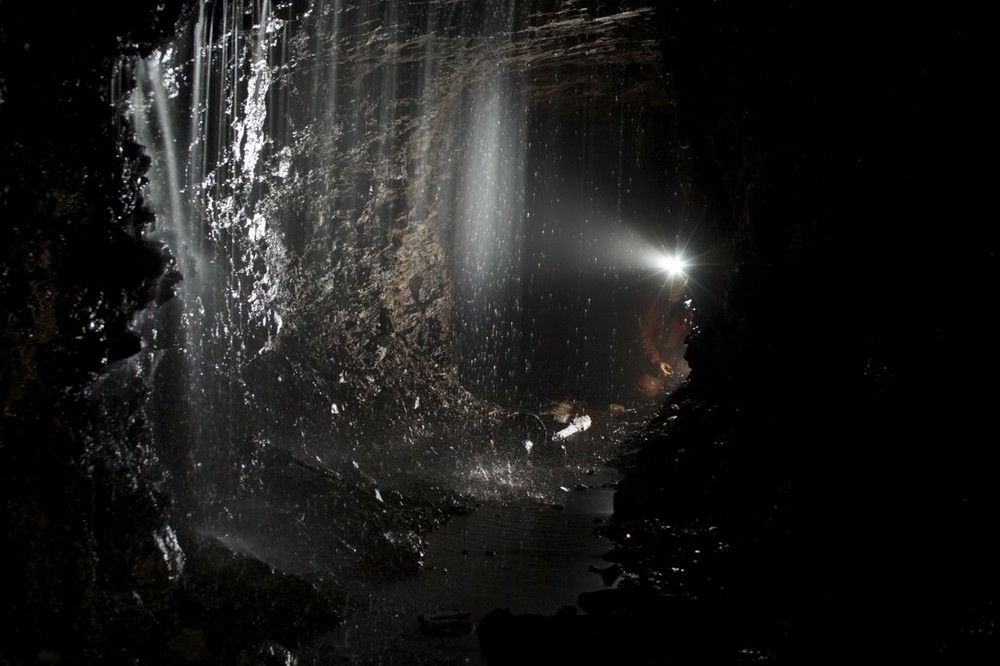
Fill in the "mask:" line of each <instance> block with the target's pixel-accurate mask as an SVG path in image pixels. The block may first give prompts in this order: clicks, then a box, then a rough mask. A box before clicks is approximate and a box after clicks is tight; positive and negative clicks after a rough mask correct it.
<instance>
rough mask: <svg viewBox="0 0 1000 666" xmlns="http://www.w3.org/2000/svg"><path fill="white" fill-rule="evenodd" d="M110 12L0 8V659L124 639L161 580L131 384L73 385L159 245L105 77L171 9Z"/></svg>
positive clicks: (158, 516) (121, 336)
mask: <svg viewBox="0 0 1000 666" xmlns="http://www.w3.org/2000/svg"><path fill="white" fill-rule="evenodd" d="M115 9H116V10H115V11H112V10H110V9H107V10H103V11H101V10H97V11H95V10H93V9H91V8H85V7H84V6H82V5H79V4H77V3H3V5H2V7H0V45H2V51H0V95H2V103H0V126H2V127H3V132H2V139H0V140H2V149H0V154H2V156H3V157H2V162H0V182H2V183H3V189H2V194H0V211H2V213H0V218H2V224H0V234H2V238H0V247H2V248H3V250H2V251H3V265H2V266H3V271H2V274H0V299H2V302H3V313H4V320H3V323H2V341H3V342H2V354H3V365H2V376H0V386H2V394H3V416H2V426H0V428H2V429H0V505H2V506H3V509H2V510H0V533H2V534H3V550H4V552H5V562H6V564H5V569H4V572H3V578H4V583H3V588H4V601H3V615H2V617H0V625H2V630H0V631H2V634H0V635H2V638H0V655H2V656H3V658H5V659H8V660H12V661H13V662H15V663H17V662H18V661H19V660H20V659H21V658H26V659H27V660H29V661H32V660H35V659H42V658H44V657H45V655H48V656H50V657H52V656H54V658H55V657H60V656H62V657H65V658H71V655H81V654H83V653H85V652H87V651H88V650H94V649H96V647H97V646H101V645H105V646H108V645H115V646H116V647H115V648H114V650H123V649H125V644H126V643H129V642H130V641H134V642H135V645H138V644H140V643H141V641H142V640H144V638H146V637H147V636H148V632H149V631H151V629H152V625H153V624H154V623H153V622H152V619H151V618H152V614H153V613H155V612H156V611H157V610H159V609H162V608H163V607H164V604H165V602H166V598H167V596H168V595H169V593H170V581H169V578H170V575H171V571H170V567H169V565H168V564H167V563H166V562H165V561H164V557H163V554H162V553H161V552H160V549H159V548H158V546H157V544H156V538H157V537H162V536H163V535H164V534H165V532H163V530H164V529H165V528H166V518H165V511H166V504H167V502H166V497H165V496H164V495H163V494H162V493H161V492H160V491H159V490H158V486H157V479H158V476H159V474H160V473H161V471H158V470H157V469H156V464H155V455H153V454H152V452H150V451H148V449H146V448H144V445H145V442H144V432H143V425H142V423H141V422H139V421H137V420H136V419H135V418H134V416H135V415H134V411H133V410H134V409H135V408H136V402H137V401H138V400H139V399H140V395H139V394H138V393H137V390H138V389H137V387H135V386H132V385H130V384H129V382H128V381H127V379H122V378H121V376H120V375H119V379H117V380H115V379H110V380H108V381H109V382H112V383H114V382H117V383H119V384H120V386H119V387H118V393H117V396H118V399H116V400H113V401H110V402H101V401H98V400H94V399H92V395H90V394H88V393H87V392H86V391H85V387H87V386H88V384H90V382H91V381H92V380H93V379H94V378H95V377H96V373H98V372H102V371H105V370H108V369H110V368H114V367H115V366H116V364H119V363H120V362H121V359H124V358H126V357H128V356H129V355H131V354H133V353H134V352H135V351H137V350H138V346H139V344H138V340H137V339H136V338H135V337H134V336H132V335H131V334H130V333H129V331H128V330H127V323H128V320H129V318H130V316H131V315H132V313H134V312H135V311H136V310H137V309H138V308H140V307H145V306H147V305H154V304H155V303H156V302H157V299H158V298H162V297H164V296H165V295H164V294H158V293H157V292H158V290H159V288H160V278H161V276H163V275H164V274H165V273H166V272H167V270H168V261H169V260H168V257H167V256H165V255H164V254H162V253H161V252H160V251H159V250H158V249H156V248H153V247H149V246H147V245H146V244H144V243H143V242H142V241H141V240H140V237H139V233H140V230H141V228H142V227H143V225H144V224H145V223H146V222H148V220H149V213H148V211H146V210H145V208H144V207H143V203H142V201H141V199H140V198H139V195H138V189H137V186H138V182H139V179H140V178H141V177H142V174H143V172H144V169H145V161H144V157H143V156H142V154H141V150H140V149H139V147H138V146H137V145H135V144H134V143H130V142H129V141H128V140H127V139H126V140H124V141H122V142H121V143H119V138H120V137H127V132H128V130H127V128H125V127H122V126H118V125H116V123H115V116H114V114H113V113H112V108H111V99H110V95H109V93H110V90H109V80H110V78H111V73H112V71H113V65H114V63H115V61H116V59H117V58H118V57H120V56H122V55H124V54H127V53H137V52H140V51H142V50H143V49H146V48H149V47H150V46H151V45H152V44H154V43H155V42H156V41H157V40H159V39H162V38H163V37H164V36H165V35H167V34H169V32H170V31H171V30H172V28H173V25H174V22H175V21H176V20H177V18H178V17H179V16H180V15H181V12H182V11H183V10H184V4H183V3H163V2H135V3H128V7H127V8H124V7H122V8H115ZM83 26H89V27H87V28H84V27H83ZM119 146H120V147H121V148H122V150H121V151H119V150H118V147H119ZM127 376H128V375H127V373H126V375H125V377H126V378H127ZM133 592H135V593H137V594H138V595H139V596H138V598H139V599H141V600H140V601H136V598H134V597H132V596H131V595H132V593H133ZM22 650H26V652H22ZM114 650H112V651H114ZM25 655H27V656H25Z"/></svg>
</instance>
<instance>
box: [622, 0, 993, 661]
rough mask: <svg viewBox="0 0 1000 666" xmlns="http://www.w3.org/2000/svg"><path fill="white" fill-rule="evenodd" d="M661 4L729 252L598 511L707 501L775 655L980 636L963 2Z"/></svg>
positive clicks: (953, 654) (989, 505) (700, 511)
mask: <svg viewBox="0 0 1000 666" xmlns="http://www.w3.org/2000/svg"><path fill="white" fill-rule="evenodd" d="M663 9H664V11H663V12H662V13H661V18H662V20H663V26H664V31H665V33H666V34H668V35H669V38H668V39H667V40H665V45H666V55H665V61H666V62H668V63H670V70H671V76H672V78H673V80H674V81H675V82H676V86H677V89H678V102H677V107H678V111H677V113H678V124H679V126H680V132H681V133H682V134H685V135H686V136H688V137H689V138H690V141H691V154H692V156H693V159H692V172H691V178H692V181H693V183H694V188H695V190H696V191H697V192H698V195H699V196H700V197H701V198H702V200H703V201H704V202H705V205H706V208H707V209H708V210H709V212H710V217H711V218H712V220H711V223H712V224H714V226H715V233H716V234H717V236H716V237H717V239H718V242H719V244H720V246H722V245H725V246H726V253H727V254H728V256H729V257H730V259H731V262H732V263H731V265H730V267H729V268H728V270H726V271H724V272H719V273H716V272H713V271H712V270H711V269H709V270H706V271H705V273H704V277H706V278H707V280H706V286H707V285H709V284H710V285H711V286H710V287H708V289H706V292H708V294H710V295H714V296H716V297H717V298H715V299H713V298H703V299H700V306H701V310H702V313H703V319H702V323H703V326H702V327H701V330H700V331H699V333H698V334H696V335H695V336H694V337H693V338H692V340H691V346H690V351H689V360H690V362H691V365H692V367H693V368H694V371H693V374H692V379H691V382H690V384H689V386H688V387H686V388H685V389H684V391H682V392H681V393H680V394H678V395H677V396H676V402H677V404H678V406H680V408H681V410H680V412H679V413H680V414H681V416H680V417H679V419H678V420H677V421H676V422H668V421H666V420H665V419H666V417H668V416H670V415H673V414H675V413H676V412H674V411H673V410H672V409H668V410H666V411H665V412H664V414H663V419H661V420H660V421H659V423H658V425H657V427H658V428H662V429H663V430H662V432H663V433H664V434H661V435H660V436H658V437H653V438H652V439H651V440H650V441H649V442H648V445H647V446H645V447H644V448H643V449H642V451H641V453H640V454H639V458H638V463H637V464H636V465H635V466H634V469H633V470H632V472H631V474H630V478H628V479H627V480H626V482H625V483H623V485H622V489H621V490H620V491H619V496H618V498H617V501H616V517H617V519H618V520H620V521H622V523H623V524H626V523H627V521H629V520H630V519H637V520H638V519H639V518H640V517H649V516H656V515H659V516H661V517H662V518H663V519H664V520H666V521H667V522H675V523H676V522H677V521H680V522H681V523H682V524H691V523H692V522H694V523H698V522H700V523H701V524H702V525H704V521H706V520H707V521H709V522H711V521H712V520H713V519H714V520H715V521H716V522H717V524H718V525H719V526H720V529H721V530H723V533H724V535H725V536H724V537H723V538H727V539H728V540H729V543H730V544H731V546H732V549H731V550H730V551H729V554H727V555H724V556H722V557H720V558H719V559H718V561H717V562H716V563H715V564H713V566H717V567H718V568H717V569H716V570H715V571H714V575H716V576H717V577H718V580H719V581H720V585H721V589H723V590H724V591H723V592H720V591H719V588H717V589H715V590H714V592H712V594H721V595H722V598H723V599H724V600H725V603H726V604H728V605H729V607H730V608H731V609H736V610H735V612H734V617H738V618H742V619H743V620H744V621H747V622H748V623H750V624H753V623H756V622H758V621H759V620H760V618H762V617H769V618H771V619H770V620H768V622H771V624H770V625H769V627H770V628H769V629H768V630H767V631H770V632H771V633H772V636H774V637H776V638H775V639H774V640H775V642H776V644H780V643H781V642H782V641H784V645H783V648H784V652H783V654H784V656H785V657H790V658H792V659H793V660H794V659H795V658H808V659H809V660H815V659H836V658H839V657H844V656H845V655H847V654H849V653H850V652H851V651H852V650H856V649H859V648H866V649H869V650H872V651H873V652H872V653H873V654H882V655H885V656H888V655H893V656H894V657H901V656H903V655H907V656H910V657H915V656H918V655H919V656H932V657H934V658H942V659H948V660H954V659H961V658H963V657H967V656H969V655H972V654H979V653H981V652H982V651H988V650H993V652H990V654H995V649H996V648H995V645H994V646H993V647H987V646H988V645H989V644H990V643H991V642H994V639H992V638H991V637H989V636H987V633H989V632H986V633H984V632H982V631H980V630H978V629H972V627H977V626H985V624H988V622H990V621H994V620H995V617H996V606H995V603H996V602H995V599H996V591H997V586H996V583H997V580H996V574H995V573H994V572H993V567H992V565H991V564H990V562H991V561H993V560H994V559H995V558H996V555H997V552H996V549H995V547H993V546H991V545H989V543H988V541H987V538H986V533H985V531H984V529H985V526H986V525H989V524H990V523H991V522H993V521H994V520H995V507H996V506H997V499H998V498H997V494H996V490H995V484H994V483H993V482H992V481H991V480H990V479H989V473H986V472H984V470H986V469H994V468H995V464H996V454H995V452H994V451H993V450H992V448H991V447H988V446H984V445H983V442H982V439H981V437H980V436H978V435H977V434H976V432H977V431H979V430H986V429H988V427H989V426H988V420H989V416H988V414H989V411H990V408H989V406H988V403H989V398H988V393H989V391H986V392H984V391H983V389H982V388H981V387H982V386H983V385H984V382H985V381H987V380H986V378H987V377H990V376H992V375H993V374H994V373H995V371H996V368H997V355H996V353H995V351H994V350H993V349H992V345H991V343H990V341H989V338H990V335H991V334H990V326H989V324H988V321H987V319H988V315H987V310H988V306H987V305H986V304H987V303H988V301H989V296H988V287H987V286H986V285H987V283H988V277H987V276H988V275H990V274H991V273H992V272H993V270H995V267H996V255H995V247H994V246H993V244H992V243H993V241H992V238H991V235H990V234H988V233H986V232H985V230H984V229H983V227H982V226H981V225H980V224H978V223H977V222H974V220H978V219H981V218H982V217H983V216H984V215H985V214H986V211H987V210H988V208H987V204H986V202H985V198H984V197H982V196H980V195H979V194H977V191H980V192H981V191H983V182H982V176H981V175H980V174H979V173H978V172H977V170H976V168H975V167H974V166H973V165H974V160H973V158H974V155H975V153H976V152H977V150H978V149H977V148H976V146H977V145H979V144H980V143H981V140H982V139H981V137H982V132H983V131H984V122H983V121H984V118H983V111H982V110H983V108H984V107H983V105H982V101H983V100H982V94H983V93H982V92H981V81H982V75H983V72H982V63H983V62H984V60H983V57H982V56H983V48H984V42H983V41H981V37H982V35H981V33H980V31H979V30H977V29H976V25H977V24H978V20H977V18H976V17H975V16H974V15H973V13H972V12H970V11H968V10H967V8H965V7H963V6H954V7H950V8H949V9H948V10H943V9H942V10H940V11H935V12H929V13H924V14H921V13H916V12H911V13H900V12H896V11H893V10H889V9H883V8H872V7H869V6H854V5H850V4H849V5H847V6H844V5H838V6H837V7H822V6H810V7H808V8H806V7H797V6H784V5H778V4H776V3H769V5H768V6H766V7H761V6H756V5H750V4H749V3H739V2H722V3H712V4H711V5H708V4H706V3H671V5H670V7H669V8H667V7H664V8H663ZM941 256H949V257H951V258H950V259H947V260H945V261H944V264H946V265H945V266H942V265H941V264H938V263H937V262H936V261H935V260H934V257H941ZM984 618H985V619H984ZM990 618H993V619H992V620H991V619H990ZM750 620H752V622H750ZM764 624H767V623H766V622H765V623H764ZM761 635H766V632H765V633H762V634H761ZM778 637H780V638H778Z"/></svg>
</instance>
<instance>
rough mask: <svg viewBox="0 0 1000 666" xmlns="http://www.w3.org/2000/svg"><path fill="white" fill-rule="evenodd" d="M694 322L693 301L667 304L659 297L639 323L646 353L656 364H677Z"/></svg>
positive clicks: (641, 339)
mask: <svg viewBox="0 0 1000 666" xmlns="http://www.w3.org/2000/svg"><path fill="white" fill-rule="evenodd" d="M692 323H693V318H692V313H691V302H690V301H689V300H687V299H683V298H682V299H681V300H680V301H677V302H676V303H668V302H667V301H666V299H663V300H657V301H656V302H655V303H653V305H652V306H651V307H650V308H649V309H648V310H647V311H646V313H645V314H644V315H643V316H642V318H641V320H640V322H639V340H640V343H641V344H642V350H643V353H644V354H645V355H646V358H647V359H649V361H650V362H651V363H652V364H653V365H656V366H658V365H660V363H667V364H669V365H670V367H675V366H676V365H677V364H678V363H679V362H680V361H681V359H683V358H684V351H685V342H686V341H687V336H688V334H689V333H690V332H691V326H692Z"/></svg>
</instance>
